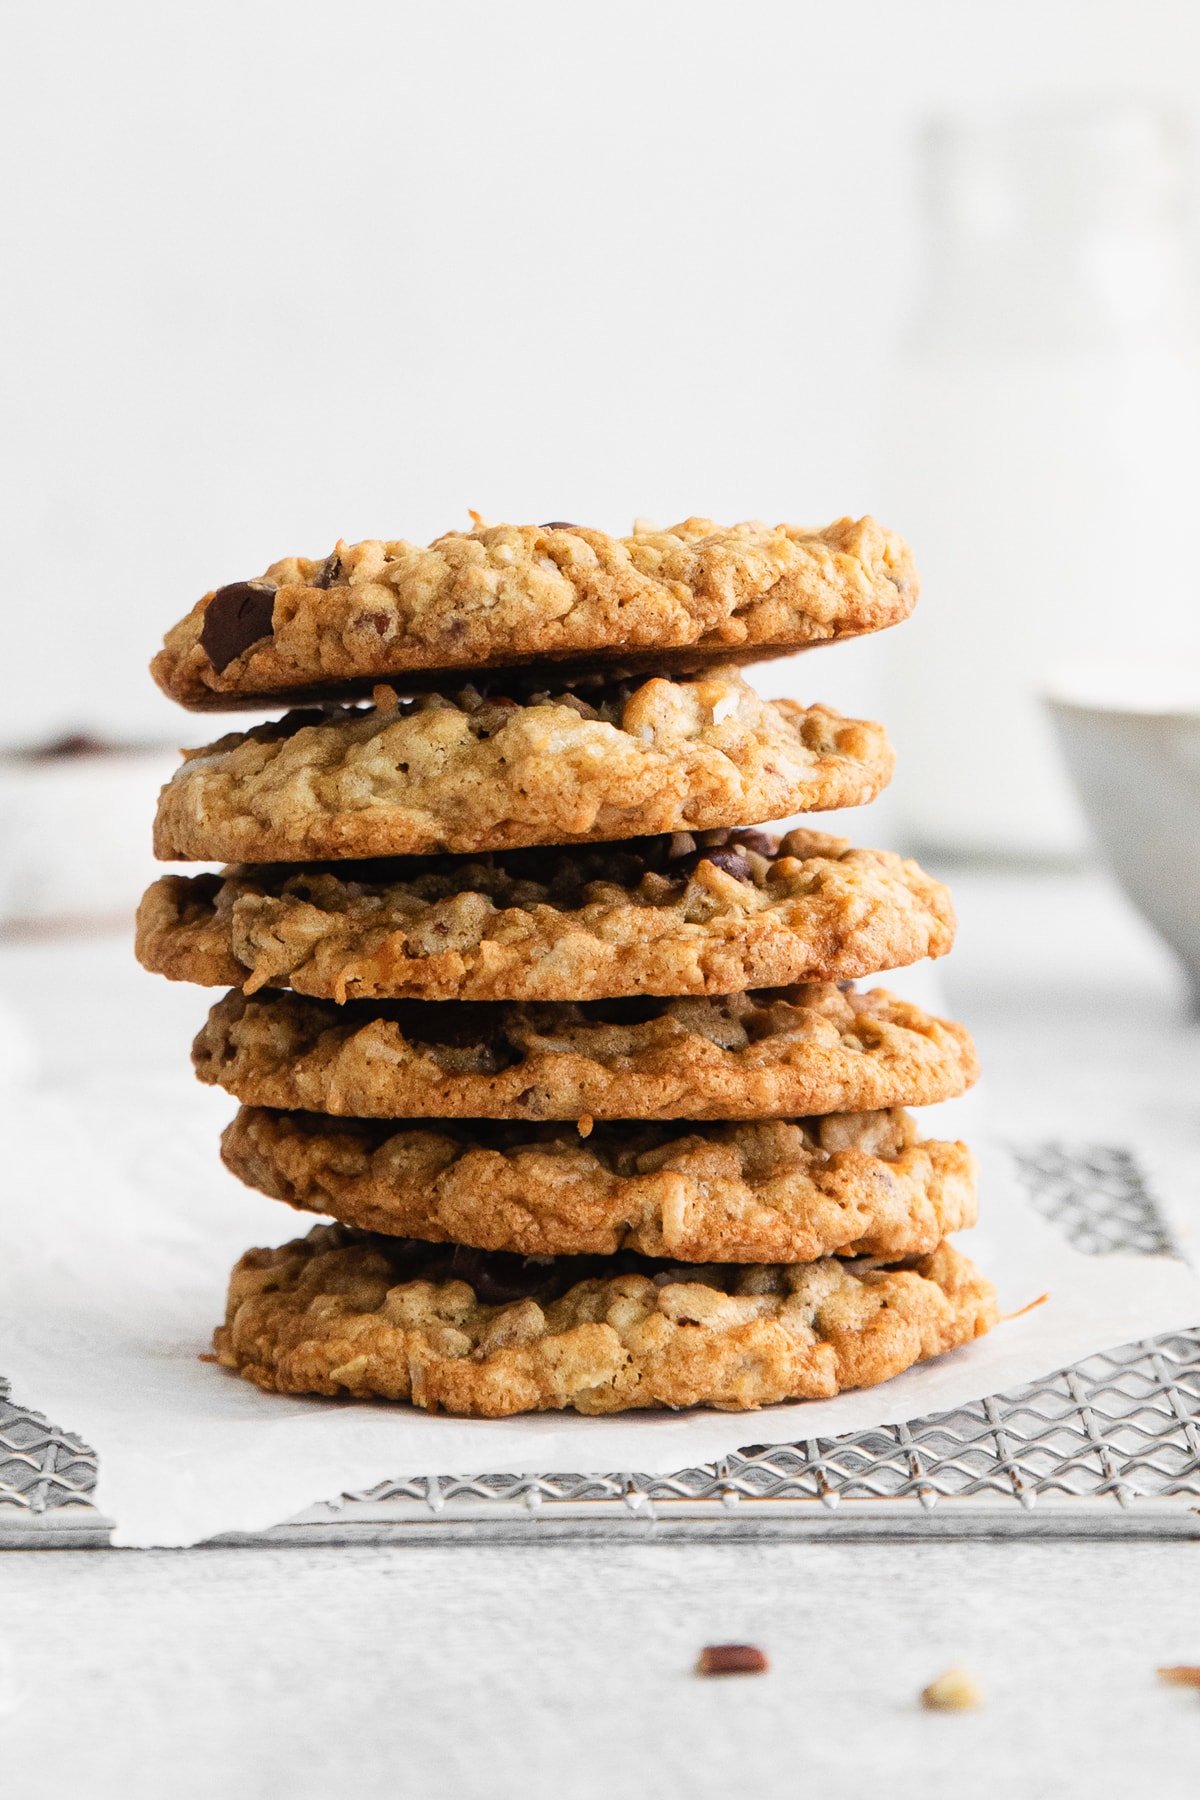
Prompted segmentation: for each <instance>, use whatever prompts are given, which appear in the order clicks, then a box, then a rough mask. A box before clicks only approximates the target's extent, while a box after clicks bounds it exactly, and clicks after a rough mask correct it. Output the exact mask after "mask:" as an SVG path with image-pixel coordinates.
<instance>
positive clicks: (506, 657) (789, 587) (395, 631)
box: [151, 518, 917, 712]
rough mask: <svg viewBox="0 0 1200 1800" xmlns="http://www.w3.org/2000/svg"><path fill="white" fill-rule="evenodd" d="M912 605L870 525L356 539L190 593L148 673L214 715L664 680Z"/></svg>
mask: <svg viewBox="0 0 1200 1800" xmlns="http://www.w3.org/2000/svg"><path fill="white" fill-rule="evenodd" d="M916 597H917V576H916V571H915V569H914V568H913V561H912V555H911V552H910V551H909V548H908V546H907V544H905V543H904V541H903V539H901V538H898V537H897V536H895V534H894V533H893V532H889V531H884V530H883V529H882V527H881V526H879V525H877V524H876V523H875V521H874V519H869V518H867V519H858V520H854V519H838V520H837V521H836V523H835V524H833V525H830V526H828V527H827V528H826V529H825V530H823V531H808V530H802V529H801V528H800V527H798V526H795V525H778V526H775V527H771V526H767V525H761V524H758V523H757V522H753V523H750V524H745V525H735V526H732V527H722V526H719V525H715V524H714V523H713V521H712V520H711V519H687V520H685V521H684V523H683V524H682V525H676V526H673V527H671V528H670V529H669V530H666V531H658V530H656V529H655V528H653V527H651V526H645V527H642V528H640V529H638V528H635V530H634V533H633V535H632V536H631V537H627V538H613V537H609V536H608V535H607V534H606V533H605V532H603V531H594V530H591V529H590V528H588V527H586V526H580V525H569V524H563V523H561V522H559V523H552V524H549V525H489V526H480V527H479V528H477V529H476V530H474V531H466V532H457V531H455V532H449V533H447V535H446V536H445V537H441V538H438V539H437V541H436V542H435V543H433V544H430V545H429V547H428V548H427V549H425V548H422V547H421V546H419V545H416V544H407V543H404V542H403V541H397V542H393V543H380V542H378V541H374V540H372V541H370V542H367V543H362V544H345V543H339V544H338V545H337V547H336V549H335V550H334V551H333V552H332V554H331V555H329V556H327V557H326V558H325V559H324V560H323V561H312V560H310V559H309V558H307V557H302V556H300V557H286V558H285V559H284V560H283V561H282V562H277V563H273V564H272V565H271V567H270V568H269V569H268V570H267V572H266V574H265V575H262V576H260V577H258V579H257V580H252V581H236V582H233V583H231V584H230V585H229V586H227V587H222V588H217V589H216V591H215V592H213V593H209V594H206V595H205V596H204V598H203V599H202V600H200V601H199V602H198V603H197V604H196V605H195V606H194V607H193V608H192V610H191V612H190V613H189V614H188V615H187V617H186V618H185V619H183V620H182V621H181V622H180V623H179V624H178V625H176V626H174V627H173V628H172V630H171V631H169V632H168V633H167V636H166V640H165V643H164V647H163V649H162V650H161V651H160V652H159V654H158V655H157V656H156V657H155V659H154V661H153V663H152V664H151V671H152V673H153V675H154V679H155V680H156V681H157V682H158V685H159V686H160V687H161V688H162V690H163V692H164V693H166V694H169V695H170V696H171V698H172V699H173V700H178V701H180V702H181V704H182V705H184V706H188V707H192V708H194V709H200V710H203V709H206V708H207V709H216V710H218V711H221V712H226V711H230V710H232V709H234V708H237V707H239V706H242V707H255V708H261V706H262V704H263V702H264V701H266V703H267V704H271V703H272V702H275V703H278V702H280V701H282V702H284V703H289V704H290V703H291V702H293V701H295V700H301V699H312V698H319V697H323V696H335V697H344V696H346V695H347V694H348V693H354V692H356V691H364V690H365V691H369V690H370V687H371V685H372V684H373V683H374V682H376V681H380V680H388V681H392V682H393V683H394V684H395V685H396V686H398V687H402V688H407V689H408V690H409V691H413V690H414V689H417V688H420V687H425V686H434V687H438V686H442V685H445V683H446V682H447V681H449V682H450V684H451V685H454V684H455V680H456V678H457V679H459V680H461V677H462V674H463V672H464V671H468V670H475V669H504V670H505V672H506V673H507V672H508V671H510V670H511V669H512V668H514V667H521V666H523V665H526V664H528V663H531V662H547V661H572V662H578V661H580V660H585V661H593V662H595V661H600V660H603V661H611V660H614V659H615V660H616V661H618V662H619V663H620V664H621V665H622V666H624V667H626V668H635V667H641V668H645V667H646V666H648V665H650V666H653V667H655V668H657V669H660V670H665V669H667V668H673V669H675V670H676V671H679V670H681V669H685V668H686V669H695V668H698V667H702V666H703V665H704V663H705V662H706V661H708V660H710V659H715V660H717V661H722V662H727V661H729V660H730V659H731V657H736V659H737V660H738V661H740V662H753V661H754V660H755V659H756V658H758V657H762V656H772V655H786V654H787V653H788V652H789V651H792V650H797V649H803V648H804V647H806V646H807V645H810V644H818V643H826V642H829V641H830V640H832V639H834V638H841V637H850V636H856V635H858V634H860V633H862V632H867V631H878V630H879V629H880V628H881V627H882V626H885V625H893V624H895V623H896V622H897V620H900V619H903V618H906V617H907V616H908V614H909V613H910V612H911V610H912V607H913V603H914V602H915V600H916Z"/></svg>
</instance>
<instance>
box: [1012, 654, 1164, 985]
mask: <svg viewBox="0 0 1200 1800" xmlns="http://www.w3.org/2000/svg"><path fill="white" fill-rule="evenodd" d="M1045 699H1046V703H1047V705H1048V706H1049V709H1050V715H1051V717H1052V719H1053V721H1054V725H1055V729H1056V731H1057V734H1058V740H1059V743H1060V744H1061V745H1062V748H1063V751H1064V753H1065V755H1066V760H1067V764H1068V767H1069V768H1070V771H1071V774H1072V776H1073V778H1074V781H1075V786H1076V789H1077V791H1078V793H1079V797H1080V799H1081V800H1082V802H1083V806H1084V811H1085V812H1086V814H1087V818H1088V823H1089V824H1090V826H1091V829H1092V833H1093V835H1094V837H1095V839H1096V841H1097V843H1098V844H1099V846H1100V848H1101V850H1103V852H1104V854H1105V856H1106V857H1107V859H1108V861H1109V863H1110V864H1111V866H1112V869H1113V873H1114V874H1115V875H1116V877H1117V880H1118V881H1119V882H1120V884H1121V886H1122V887H1123V888H1124V890H1125V892H1126V893H1127V894H1128V896H1129V898H1130V899H1131V900H1132V901H1133V903H1134V905H1135V906H1136V907H1137V908H1138V910H1139V911H1140V912H1141V913H1142V914H1143V916H1144V917H1145V918H1146V919H1148V920H1149V922H1150V924H1151V925H1152V926H1153V927H1154V928H1155V930H1156V931H1157V932H1158V933H1159V935H1160V936H1161V937H1163V938H1165V939H1166V942H1167V943H1168V944H1169V945H1170V947H1171V949H1172V950H1174V951H1175V953H1176V955H1177V956H1178V957H1179V958H1180V960H1181V962H1182V963H1183V966H1184V970H1185V972H1186V975H1187V978H1188V982H1189V984H1190V987H1191V992H1192V1003H1193V1007H1194V1009H1195V1010H1196V1011H1197V1013H1200V662H1197V661H1196V659H1195V658H1191V657H1183V656H1180V657H1173V658H1169V659H1168V658H1167V657H1165V656H1164V657H1162V658H1161V659H1158V660H1154V661H1140V660H1134V659H1131V660H1130V661H1129V662H1128V663H1125V664H1116V663H1109V664H1097V665H1093V666H1090V667H1089V666H1086V665H1083V666H1080V667H1078V668H1076V669H1070V670H1066V671H1064V672H1063V673H1062V674H1061V675H1060V676H1058V677H1056V678H1054V679H1053V680H1052V681H1050V682H1048V683H1047V684H1046V688H1045Z"/></svg>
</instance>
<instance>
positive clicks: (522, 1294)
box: [450, 1244, 558, 1306]
mask: <svg viewBox="0 0 1200 1800" xmlns="http://www.w3.org/2000/svg"><path fill="white" fill-rule="evenodd" d="M557 1274H558V1270H557V1268H556V1265H555V1264H554V1263H553V1262H534V1261H532V1260H531V1258H529V1257H527V1256H515V1255H513V1254H512V1252H511V1251H508V1250H473V1249H471V1248H470V1247H469V1246H467V1245H466V1244H457V1245H456V1246H455V1249H454V1255H453V1256H452V1257H451V1259H450V1279H451V1280H452V1281H466V1282H469V1283H470V1285H471V1287H473V1288H474V1289H475V1298H476V1299H477V1300H479V1301H481V1302H482V1303H483V1305H484V1306H507V1305H508V1303H509V1301H510V1300H528V1299H529V1298H530V1297H531V1296H532V1295H534V1294H540V1293H544V1292H545V1291H546V1289H547V1288H548V1287H551V1286H554V1285H556V1281H555V1278H556V1275H557Z"/></svg>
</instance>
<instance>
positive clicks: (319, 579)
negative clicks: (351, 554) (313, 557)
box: [313, 550, 342, 588]
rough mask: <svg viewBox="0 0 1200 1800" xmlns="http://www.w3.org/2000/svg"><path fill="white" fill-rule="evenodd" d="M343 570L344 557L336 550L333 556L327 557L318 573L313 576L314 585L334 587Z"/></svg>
mask: <svg viewBox="0 0 1200 1800" xmlns="http://www.w3.org/2000/svg"><path fill="white" fill-rule="evenodd" d="M341 572H342V559H341V557H340V556H339V555H338V553H337V551H336V550H335V551H334V552H333V555H332V556H327V557H326V558H325V561H324V562H323V563H322V564H321V567H320V569H319V570H318V571H317V574H316V575H315V576H314V577H313V586H314V587H315V588H327V587H332V586H333V584H334V582H335V581H336V580H337V578H338V576H339V575H340V574H341Z"/></svg>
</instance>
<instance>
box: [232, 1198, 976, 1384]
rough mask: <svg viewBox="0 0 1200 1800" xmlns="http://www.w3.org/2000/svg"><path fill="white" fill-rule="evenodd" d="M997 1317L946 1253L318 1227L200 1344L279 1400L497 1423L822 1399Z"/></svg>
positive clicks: (255, 1280) (259, 1254)
mask: <svg viewBox="0 0 1200 1800" xmlns="http://www.w3.org/2000/svg"><path fill="white" fill-rule="evenodd" d="M485 1295H486V1296H490V1298H485V1297H484V1296H485ZM998 1316H999V1314H998V1311H997V1306H996V1296H995V1293H994V1291H993V1289H992V1286H991V1284H990V1282H987V1281H985V1280H984V1278H983V1277H982V1276H981V1275H980V1274H979V1272H978V1270H977V1269H975V1267H974V1266H973V1265H972V1264H971V1263H970V1262H969V1261H968V1260H967V1258H966V1257H965V1256H962V1255H960V1254H959V1252H958V1251H957V1250H954V1249H952V1248H951V1246H950V1245H949V1244H941V1245H939V1246H938V1248H937V1249H936V1250H935V1251H934V1252H933V1254H932V1255H931V1256H925V1257H920V1258H918V1259H916V1260H915V1261H914V1262H913V1263H912V1265H911V1266H905V1267H899V1268H896V1267H891V1268H889V1267H886V1266H885V1267H879V1266H878V1265H873V1264H872V1261H871V1259H869V1258H868V1259H865V1260H864V1261H863V1262H859V1263H849V1264H847V1263H845V1262H843V1261H840V1260H839V1259H838V1258H837V1257H825V1258H823V1259H822V1260H821V1261H820V1262H812V1263H792V1264H787V1263H784V1264H771V1263H766V1264H764V1263H758V1264H750V1265H749V1266H740V1265H731V1264H728V1263H726V1264H708V1265H705V1264H687V1263H673V1264H670V1263H668V1264H663V1263H656V1262H654V1261H652V1260H650V1259H645V1258H640V1257H631V1256H628V1255H626V1256H623V1257H613V1258H607V1257H602V1258H587V1257H570V1258H562V1259H559V1260H557V1261H551V1262H543V1263H541V1264H536V1263H535V1264H530V1263H528V1262H526V1261H525V1260H524V1259H522V1258H518V1257H508V1258H502V1259H500V1258H496V1257H495V1256H488V1255H487V1254H486V1253H483V1252H479V1251H470V1252H466V1253H465V1254H464V1252H462V1251H461V1250H457V1251H456V1250H453V1249H451V1248H449V1247H439V1246H431V1245H429V1244H417V1243H414V1242H413V1241H412V1240H409V1239H403V1238H387V1237H371V1236H366V1235H360V1234H358V1233H355V1232H350V1231H347V1230H346V1229H345V1228H344V1227H342V1226H338V1225H326V1226H321V1225H319V1226H317V1227H316V1229H315V1230H313V1231H312V1232H310V1233H309V1235H308V1237H307V1238H301V1239H297V1240H296V1241H295V1242H293V1243H290V1244H284V1245H283V1246H282V1247H281V1248H280V1249H278V1250H250V1251H247V1253H246V1255H245V1256H243V1257H242V1259H241V1261H240V1262H239V1263H238V1264H237V1267H236V1268H235V1269H234V1271H233V1276H232V1279H231V1281H230V1286H229V1303H228V1310H227V1313H226V1322H225V1324H224V1325H223V1326H221V1327H220V1328H219V1329H218V1331H217V1332H216V1334H215V1337H214V1340H213V1341H214V1345H215V1348H216V1352H217V1357H218V1360H219V1361H220V1362H221V1363H222V1364H223V1365H224V1366H225V1367H226V1368H227V1369H236V1370H237V1371H238V1373H239V1374H241V1375H243V1376H244V1377H245V1378H246V1379H247V1380H249V1381H253V1382H256V1383H257V1385H258V1386H259V1387H261V1388H266V1389H271V1390H274V1391H276V1392H278V1393H281V1394H351V1395H353V1396H354V1397H355V1398H356V1399H361V1400H366V1399H372V1398H375V1397H377V1396H378V1397H381V1398H383V1399H387V1400H411V1401H412V1402H413V1403H414V1404H415V1405H417V1406H421V1407H425V1408H426V1409H427V1410H428V1411H430V1412H436V1411H437V1410H438V1409H439V1408H440V1409H441V1410H443V1411H445V1412H448V1413H460V1414H465V1415H467V1416H469V1417H476V1418H486V1419H497V1418H506V1417H508V1416H510V1415H511V1414H513V1413H522V1412H545V1411H550V1410H554V1409H561V1408H565V1407H573V1408H575V1410H576V1411H578V1412H581V1413H613V1412H624V1411H630V1410H634V1409H641V1408H648V1407H682V1406H715V1407H720V1408H723V1409H726V1410H729V1411H739V1410H742V1409H751V1408H754V1407H759V1406H770V1405H773V1404H775V1403H776V1402H778V1401H782V1400H808V1399H828V1398H830V1397H831V1396H832V1395H834V1394H836V1393H838V1392H839V1391H840V1390H841V1389H843V1388H851V1387H871V1386H873V1385H874V1384H875V1383H876V1382H880V1381H887V1380H888V1379H889V1378H890V1377H891V1376H893V1375H898V1374H900V1372H901V1371H902V1370H904V1369H907V1368H910V1367H911V1366H912V1364H913V1363H916V1362H921V1361H923V1360H924V1359H925V1358H927V1357H931V1356H939V1355H941V1354H942V1352H944V1351H946V1350H950V1349H953V1348H954V1347H955V1346H956V1345H958V1344H966V1343H970V1341H971V1340H972V1339H973V1338H976V1337H981V1336H982V1335H983V1333H984V1332H986V1331H990V1330H991V1328H992V1326H993V1325H995V1324H996V1322H997V1319H998Z"/></svg>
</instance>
